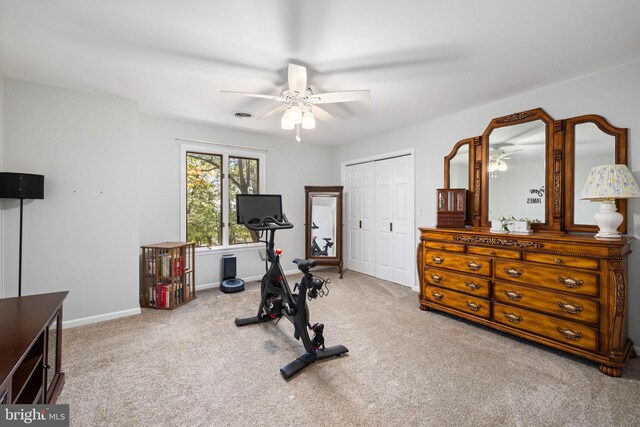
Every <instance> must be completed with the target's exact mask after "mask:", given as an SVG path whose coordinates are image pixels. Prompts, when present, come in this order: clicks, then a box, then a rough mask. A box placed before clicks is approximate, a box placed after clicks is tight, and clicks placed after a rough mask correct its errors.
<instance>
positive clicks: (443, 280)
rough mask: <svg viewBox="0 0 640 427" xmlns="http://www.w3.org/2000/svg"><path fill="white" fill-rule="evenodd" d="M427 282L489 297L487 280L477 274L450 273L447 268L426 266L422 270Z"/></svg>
mask: <svg viewBox="0 0 640 427" xmlns="http://www.w3.org/2000/svg"><path fill="white" fill-rule="evenodd" d="M424 279H425V281H426V282H427V283H430V284H432V285H437V286H441V287H443V288H448V289H453V290H454V291H460V292H464V293H467V294H471V295H475V296H478V297H482V298H489V280H488V279H483V278H480V277H477V276H467V275H465V274H458V273H452V272H450V271H447V270H442V269H438V268H431V267H427V268H426V269H425V271H424Z"/></svg>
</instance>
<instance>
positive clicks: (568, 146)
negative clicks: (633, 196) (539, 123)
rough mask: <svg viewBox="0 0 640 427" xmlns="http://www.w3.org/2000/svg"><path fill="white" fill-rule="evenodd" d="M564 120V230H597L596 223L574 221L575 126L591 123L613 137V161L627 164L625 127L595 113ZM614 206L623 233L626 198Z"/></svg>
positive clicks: (619, 228)
mask: <svg viewBox="0 0 640 427" xmlns="http://www.w3.org/2000/svg"><path fill="white" fill-rule="evenodd" d="M564 122H565V126H564V128H565V130H566V133H565V153H566V156H565V171H566V182H565V198H564V209H565V217H566V222H565V230H566V231H587V232H597V231H598V226H597V225H595V224H594V225H590V224H576V223H574V194H575V192H576V191H580V189H579V188H575V186H574V178H573V177H574V171H575V149H576V141H575V127H576V125H579V124H581V123H593V124H595V125H596V126H597V127H598V129H600V130H601V131H602V132H604V133H606V134H607V135H611V136H613V137H614V138H615V157H614V158H615V163H616V164H625V165H626V164H627V133H628V131H627V129H625V128H617V127H615V126H613V125H612V124H611V123H609V122H608V121H607V120H606V119H605V118H604V117H602V116H599V115H597V114H588V115H584V116H578V117H572V118H570V119H566V120H564ZM616 207H617V209H618V212H620V213H621V214H622V217H623V220H622V224H621V225H620V227H618V230H619V231H620V232H621V233H622V234H625V233H626V232H627V200H626V199H618V200H616Z"/></svg>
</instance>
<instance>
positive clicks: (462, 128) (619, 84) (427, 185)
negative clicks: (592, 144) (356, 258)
mask: <svg viewBox="0 0 640 427" xmlns="http://www.w3.org/2000/svg"><path fill="white" fill-rule="evenodd" d="M373 96H375V94H374V95H373ZM536 107H542V108H543V109H544V110H545V111H546V112H547V113H548V114H550V115H551V116H552V117H553V118H555V119H563V118H569V117H574V116H579V115H583V114H600V115H602V116H604V117H605V118H606V119H608V120H609V121H610V122H611V123H612V124H613V125H614V126H618V127H628V128H629V166H630V169H631V170H632V171H634V175H635V177H636V180H638V181H640V148H639V147H640V145H639V144H638V142H637V140H640V120H639V119H638V118H639V117H640V61H636V62H633V63H630V64H627V65H624V66H621V67H617V68H613V69H610V70H605V71H602V72H599V73H595V74H591V75H588V76H584V77H581V78H577V79H574V80H571V81H567V82H563V83H559V84H556V85H553V86H549V87H545V88H541V89H538V90H535V91H532V92H527V93H523V94H520V95H517V96H514V97H511V98H507V99H503V100H500V101H496V102H493V103H490V104H486V105H482V106H476V107H473V108H471V109H469V110H466V111H462V112H460V113H457V114H453V115H449V116H446V117H442V118H439V119H435V120H431V121H428V122H424V123H420V124H417V125H415V126H411V127H407V128H403V129H398V130H395V131H392V132H387V133H384V134H380V135H376V136H374V137H371V138H367V139H364V140H359V141H356V142H353V143H351V144H348V145H345V146H341V147H338V148H337V149H336V153H335V159H336V162H335V163H334V167H335V171H334V173H335V176H337V177H339V176H340V162H342V161H346V160H349V159H354V158H361V157H366V156H370V155H374V154H378V153H384V152H388V151H393V150H397V149H401V148H408V147H414V148H415V156H416V175H415V182H416V186H415V192H416V212H420V211H422V215H416V225H417V226H418V227H424V226H432V225H434V224H435V222H436V221H435V220H436V192H435V190H436V188H438V187H441V186H442V185H443V159H444V156H445V155H447V154H449V152H450V151H451V148H452V147H453V145H454V144H455V143H456V142H457V141H459V140H461V139H463V138H468V137H473V136H478V135H481V134H482V133H483V132H484V130H485V128H486V127H487V125H488V124H489V122H490V121H491V119H492V118H494V117H499V116H503V115H507V114H510V113H514V112H518V111H524V110H529V109H532V108H536ZM634 141H635V142H634ZM390 147H392V148H390ZM628 224H629V234H634V235H635V236H636V237H639V236H640V200H638V199H633V200H631V201H630V203H629V217H628ZM632 249H635V252H634V253H632V254H631V256H630V260H629V301H628V306H629V328H630V335H631V339H632V340H633V341H634V342H635V344H636V345H640V309H639V308H638V307H640V287H639V286H638V283H639V281H640V247H639V245H638V243H637V242H636V243H634V244H633V245H632Z"/></svg>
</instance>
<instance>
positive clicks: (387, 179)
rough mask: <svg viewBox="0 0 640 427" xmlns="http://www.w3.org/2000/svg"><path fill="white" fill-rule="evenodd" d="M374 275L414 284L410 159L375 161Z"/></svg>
mask: <svg viewBox="0 0 640 427" xmlns="http://www.w3.org/2000/svg"><path fill="white" fill-rule="evenodd" d="M375 177H376V183H375V194H376V208H375V213H376V221H375V224H376V227H375V236H376V240H375V243H376V277H379V278H381V279H384V280H389V281H391V282H395V283H399V284H401V285H405V286H413V278H414V262H413V260H414V256H413V235H414V233H413V217H412V214H413V158H412V157H411V156H403V157H396V158H393V159H387V160H380V161H376V163H375Z"/></svg>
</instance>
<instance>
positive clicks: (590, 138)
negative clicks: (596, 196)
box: [565, 115, 627, 233]
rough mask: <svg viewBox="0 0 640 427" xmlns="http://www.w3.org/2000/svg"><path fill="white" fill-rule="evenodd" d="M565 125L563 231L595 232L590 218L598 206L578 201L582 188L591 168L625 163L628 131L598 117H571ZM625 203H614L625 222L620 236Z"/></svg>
mask: <svg viewBox="0 0 640 427" xmlns="http://www.w3.org/2000/svg"><path fill="white" fill-rule="evenodd" d="M566 123H567V125H566V139H567V147H566V152H567V162H566V171H567V182H566V195H567V197H566V199H565V202H566V203H565V210H566V213H567V222H566V226H565V229H566V230H570V231H592V232H595V231H596V230H597V229H598V227H597V226H596V225H595V222H594V220H593V216H594V214H595V213H596V212H598V210H599V204H598V203H594V202H592V201H589V200H580V196H581V193H582V187H583V186H584V183H585V182H586V180H587V176H588V175H589V171H591V168H593V167H595V166H601V165H613V164H626V163H627V156H626V147H627V130H626V129H620V128H616V127H614V126H612V125H611V124H610V123H609V122H607V121H606V120H605V119H604V118H603V117H601V116H597V115H588V116H580V117H574V118H571V119H568V120H567V121H566ZM626 204H627V203H626V200H617V201H616V205H617V209H618V211H619V212H621V213H622V214H623V215H624V216H625V221H624V222H623V223H622V225H621V226H620V228H619V230H620V231H621V232H622V233H626Z"/></svg>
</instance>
